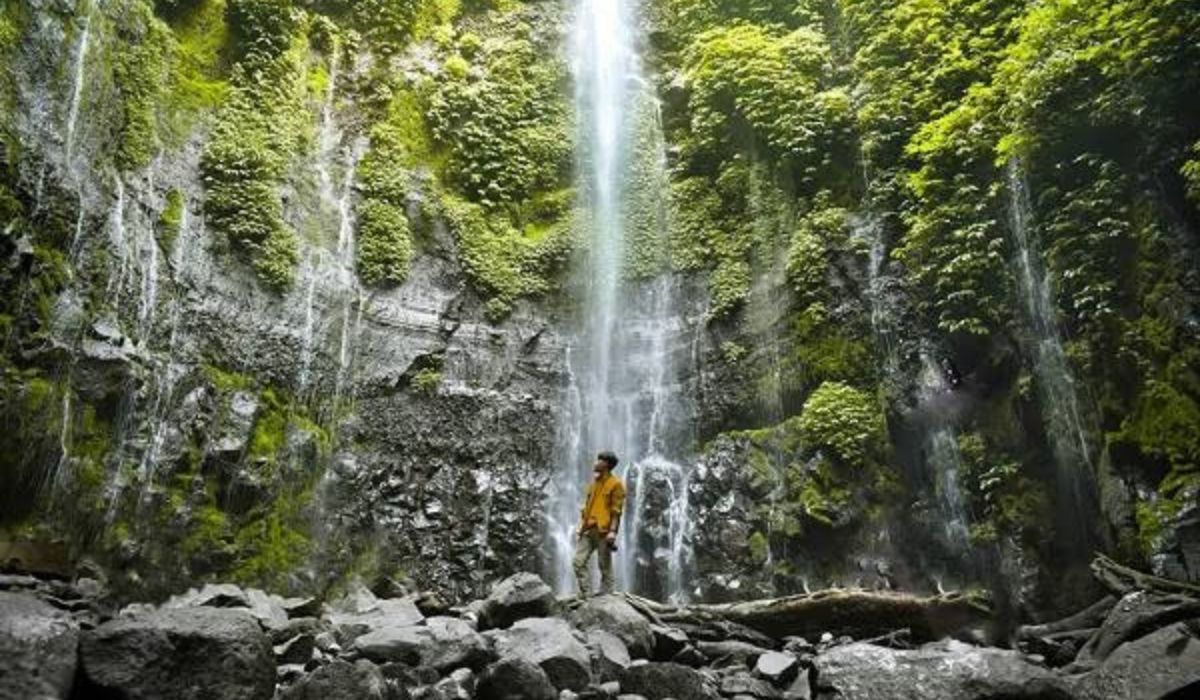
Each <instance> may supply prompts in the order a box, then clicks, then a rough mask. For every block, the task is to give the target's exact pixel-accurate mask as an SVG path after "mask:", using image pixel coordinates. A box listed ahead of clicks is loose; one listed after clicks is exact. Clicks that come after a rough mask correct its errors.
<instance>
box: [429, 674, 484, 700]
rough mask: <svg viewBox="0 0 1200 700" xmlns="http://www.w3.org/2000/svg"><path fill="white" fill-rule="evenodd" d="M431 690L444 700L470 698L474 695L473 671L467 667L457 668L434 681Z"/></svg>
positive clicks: (465, 699) (468, 699) (464, 699)
mask: <svg viewBox="0 0 1200 700" xmlns="http://www.w3.org/2000/svg"><path fill="white" fill-rule="evenodd" d="M433 690H434V692H436V693H437V694H438V695H439V696H440V697H442V698H445V700H471V699H472V698H474V697H475V673H474V672H473V671H471V669H469V668H460V669H457V670H455V671H454V672H453V673H451V674H450V675H449V676H446V677H445V678H443V679H442V680H440V681H438V682H437V683H434V685H433Z"/></svg>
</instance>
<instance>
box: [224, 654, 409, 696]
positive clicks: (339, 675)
mask: <svg viewBox="0 0 1200 700" xmlns="http://www.w3.org/2000/svg"><path fill="white" fill-rule="evenodd" d="M214 697H215V696H214ZM280 698H281V700H388V691H387V683H386V682H385V680H384V677H383V674H382V673H381V672H380V671H379V668H378V667H376V666H375V664H372V663H371V662H369V661H364V660H361V659H360V660H358V661H356V662H354V663H350V662H348V661H343V660H341V659H335V660H334V661H333V662H331V663H329V664H326V665H325V666H321V667H320V668H318V669H316V670H315V671H313V672H312V673H310V674H308V675H307V676H305V677H303V678H301V679H300V680H298V681H297V682H296V683H295V684H294V685H292V686H291V687H289V688H287V689H286V690H285V691H283V693H281V694H280Z"/></svg>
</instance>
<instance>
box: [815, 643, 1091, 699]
mask: <svg viewBox="0 0 1200 700" xmlns="http://www.w3.org/2000/svg"><path fill="white" fill-rule="evenodd" d="M813 664H814V669H815V673H816V679H817V687H816V688H815V690H816V691H817V694H818V696H819V697H824V696H825V695H832V696H834V697H837V698H839V699H840V700H971V699H972V698H996V697H1004V698H1045V699H1050V698H1069V697H1070V693H1068V692H1067V689H1066V687H1065V683H1064V682H1063V681H1062V680H1061V679H1060V677H1059V676H1058V675H1057V674H1055V673H1054V672H1052V671H1050V670H1049V669H1046V668H1044V667H1042V666H1038V665H1036V664H1034V663H1033V662H1031V661H1029V660H1027V659H1026V658H1025V657H1023V656H1022V655H1021V654H1019V653H1018V652H1015V651H1009V650H1005V649H993V648H980V647H973V646H970V645H968V644H964V643H962V642H957V641H948V642H944V643H937V644H928V645H926V646H924V647H921V648H919V649H912V650H907V649H903V650H897V649H889V648H887V647H881V646H876V645H873V644H866V643H861V642H860V643H855V644H847V645H845V646H840V647H836V648H834V649H831V650H829V651H827V652H825V653H823V654H820V655H819V656H817V657H816V659H814V661H813Z"/></svg>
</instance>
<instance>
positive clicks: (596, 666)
mask: <svg viewBox="0 0 1200 700" xmlns="http://www.w3.org/2000/svg"><path fill="white" fill-rule="evenodd" d="M587 642H588V648H589V649H591V652H592V670H593V671H595V674H596V677H597V678H599V679H600V680H602V681H615V680H617V679H619V678H620V677H621V671H623V670H625V669H626V668H628V667H629V663H630V658H629V650H628V649H627V648H625V643H624V642H622V641H621V640H620V639H619V638H618V637H617V636H616V635H615V634H612V633H611V632H607V631H605V630H601V629H593V630H588V632H587Z"/></svg>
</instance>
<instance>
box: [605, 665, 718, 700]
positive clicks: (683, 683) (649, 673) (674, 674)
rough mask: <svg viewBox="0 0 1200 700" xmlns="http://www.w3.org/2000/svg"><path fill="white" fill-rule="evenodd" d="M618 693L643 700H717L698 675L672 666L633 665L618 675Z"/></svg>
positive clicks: (692, 671) (681, 666)
mask: <svg viewBox="0 0 1200 700" xmlns="http://www.w3.org/2000/svg"><path fill="white" fill-rule="evenodd" d="M621 691H622V692H624V693H632V694H635V695H641V696H644V697H645V698H647V700H663V699H665V698H675V700H715V698H717V697H719V696H718V695H717V693H716V691H715V690H714V689H713V688H711V687H710V686H709V684H708V683H707V682H706V679H705V677H704V675H703V674H701V673H700V672H699V671H697V670H695V669H692V668H688V667H687V666H683V665H680V664H676V663H670V662H665V663H658V662H654V663H640V664H634V665H632V666H630V667H629V668H627V669H625V671H624V672H622V673H621Z"/></svg>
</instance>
